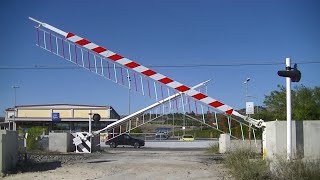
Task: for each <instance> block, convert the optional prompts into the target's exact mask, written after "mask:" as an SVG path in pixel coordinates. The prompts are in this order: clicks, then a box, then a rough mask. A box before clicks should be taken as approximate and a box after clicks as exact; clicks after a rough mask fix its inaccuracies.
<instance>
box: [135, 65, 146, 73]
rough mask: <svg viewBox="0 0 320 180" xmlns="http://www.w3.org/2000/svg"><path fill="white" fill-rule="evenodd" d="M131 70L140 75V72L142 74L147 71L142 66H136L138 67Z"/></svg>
mask: <svg viewBox="0 0 320 180" xmlns="http://www.w3.org/2000/svg"><path fill="white" fill-rule="evenodd" d="M133 70H135V71H137V72H139V73H141V72H143V71H146V70H148V68H146V67H144V66H138V67H135V68H133Z"/></svg>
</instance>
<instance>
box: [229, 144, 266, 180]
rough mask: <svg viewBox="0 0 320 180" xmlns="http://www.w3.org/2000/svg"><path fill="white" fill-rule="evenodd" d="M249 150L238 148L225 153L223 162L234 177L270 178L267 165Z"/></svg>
mask: <svg viewBox="0 0 320 180" xmlns="http://www.w3.org/2000/svg"><path fill="white" fill-rule="evenodd" d="M257 157H258V155H257V154H256V153H254V152H252V151H250V150H245V149H239V150H236V151H233V152H230V153H227V154H226V157H225V164H226V166H227V168H229V169H230V170H231V171H230V173H231V174H232V176H233V177H234V178H236V179H270V174H271V173H270V170H269V165H268V163H267V162H266V161H264V160H262V157H259V158H257Z"/></svg>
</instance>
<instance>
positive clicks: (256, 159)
mask: <svg viewBox="0 0 320 180" xmlns="http://www.w3.org/2000/svg"><path fill="white" fill-rule="evenodd" d="M224 162H225V165H226V167H227V168H228V169H229V170H230V171H229V173H230V174H231V175H232V176H233V177H234V178H235V179H299V180H300V179H320V159H317V160H312V161H311V160H309V161H304V160H292V161H287V160H286V158H284V157H277V158H276V159H275V160H274V161H272V162H271V161H265V160H263V159H262V157H261V155H259V154H256V153H253V152H252V151H250V150H246V149H239V150H236V151H233V152H230V153H227V154H226V155H225V161H224ZM270 165H271V167H272V168H270Z"/></svg>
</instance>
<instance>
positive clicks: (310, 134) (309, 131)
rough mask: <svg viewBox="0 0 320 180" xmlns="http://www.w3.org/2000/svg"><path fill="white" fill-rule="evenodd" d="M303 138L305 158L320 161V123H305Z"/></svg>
mask: <svg viewBox="0 0 320 180" xmlns="http://www.w3.org/2000/svg"><path fill="white" fill-rule="evenodd" d="M303 137H304V138H303V147H304V148H303V151H304V152H303V155H304V158H306V159H320V143H319V138H320V121H304V122H303Z"/></svg>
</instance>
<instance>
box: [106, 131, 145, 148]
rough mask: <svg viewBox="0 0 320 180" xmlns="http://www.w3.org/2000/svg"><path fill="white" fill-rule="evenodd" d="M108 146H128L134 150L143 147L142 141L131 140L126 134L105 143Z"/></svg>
mask: <svg viewBox="0 0 320 180" xmlns="http://www.w3.org/2000/svg"><path fill="white" fill-rule="evenodd" d="M108 144H109V146H110V147H111V148H116V147H117V146H118V145H130V146H133V147H134V148H140V147H141V146H144V140H141V139H136V138H133V137H131V136H130V135H128V134H121V135H120V136H118V137H115V138H113V139H111V140H109V141H107V142H106V145H108Z"/></svg>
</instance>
